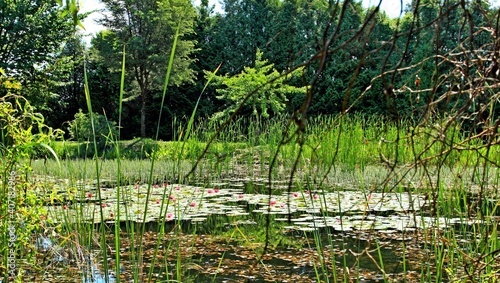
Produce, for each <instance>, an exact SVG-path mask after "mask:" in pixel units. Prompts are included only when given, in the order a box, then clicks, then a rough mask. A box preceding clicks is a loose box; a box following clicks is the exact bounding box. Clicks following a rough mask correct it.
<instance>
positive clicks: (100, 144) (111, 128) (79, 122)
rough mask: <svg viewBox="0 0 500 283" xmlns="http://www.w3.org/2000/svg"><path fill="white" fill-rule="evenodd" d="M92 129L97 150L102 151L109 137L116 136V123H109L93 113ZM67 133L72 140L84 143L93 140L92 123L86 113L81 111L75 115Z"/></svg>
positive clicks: (102, 116) (104, 118)
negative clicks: (93, 129)
mask: <svg viewBox="0 0 500 283" xmlns="http://www.w3.org/2000/svg"><path fill="white" fill-rule="evenodd" d="M92 116H93V119H94V121H93V122H94V128H95V134H96V142H97V148H98V149H103V148H105V146H106V143H107V141H108V140H109V139H110V138H111V137H116V136H117V135H118V129H117V127H116V123H115V122H113V121H109V120H108V119H107V118H106V117H105V116H104V115H101V114H99V113H94V114H93V115H92ZM69 133H70V136H71V138H72V139H74V140H76V141H79V142H85V141H87V142H88V141H92V140H93V137H94V135H93V132H92V121H91V117H90V115H89V114H88V113H83V112H82V110H81V109H80V111H79V112H78V113H76V114H75V119H74V120H73V121H71V122H70V123H69Z"/></svg>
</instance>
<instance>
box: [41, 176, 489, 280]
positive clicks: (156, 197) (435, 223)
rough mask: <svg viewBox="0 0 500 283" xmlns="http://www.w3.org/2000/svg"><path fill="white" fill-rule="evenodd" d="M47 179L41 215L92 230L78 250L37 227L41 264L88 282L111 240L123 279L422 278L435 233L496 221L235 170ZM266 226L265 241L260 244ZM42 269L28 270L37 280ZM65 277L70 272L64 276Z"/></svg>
mask: <svg viewBox="0 0 500 283" xmlns="http://www.w3.org/2000/svg"><path fill="white" fill-rule="evenodd" d="M52 182H53V184H54V186H55V189H56V191H57V194H58V195H59V196H60V198H59V199H62V200H64V201H59V202H52V203H51V204H50V205H47V206H46V209H47V212H48V213H47V216H46V217H47V219H50V221H51V223H53V224H54V225H57V224H65V225H67V226H70V227H71V226H72V225H74V226H75V227H78V226H81V225H82V223H87V224H86V225H88V227H90V228H86V230H85V229H84V231H85V232H87V233H91V234H92V235H91V236H89V237H87V238H86V237H83V239H92V243H90V244H88V243H87V245H83V244H81V245H77V247H78V248H77V249H75V248H68V247H66V245H65V244H63V243H61V242H64V241H66V240H67V239H60V238H59V239H57V237H50V236H47V235H46V234H47V233H45V234H41V235H40V236H39V238H38V239H39V242H40V246H39V248H40V249H42V250H44V252H45V253H46V258H45V260H46V261H47V262H48V263H47V267H48V268H49V269H50V268H52V269H53V272H55V273H53V272H50V274H58V271H57V270H60V269H61V270H62V269H64V272H62V271H60V272H59V275H58V281H62V282H74V278H75V274H77V275H76V276H77V277H78V278H82V281H83V282H85V283H87V282H89V283H90V282H96V283H97V282H105V281H106V278H105V277H106V275H107V277H108V278H107V281H108V282H115V280H116V279H117V278H116V276H117V275H116V270H114V269H115V263H114V260H115V258H116V248H115V241H116V239H119V241H120V243H119V247H120V250H119V258H120V269H119V273H120V274H119V276H120V279H121V281H125V282H128V281H129V280H132V279H133V278H134V274H135V276H136V277H139V278H140V280H139V282H146V281H147V277H144V276H146V275H145V274H148V272H149V271H150V270H151V272H150V274H151V276H152V279H151V281H152V282H172V281H169V280H177V281H175V282H320V281H325V280H324V277H327V278H330V279H329V281H332V280H333V281H342V280H354V281H358V282H380V281H384V280H389V279H390V280H394V281H396V282H399V281H400V280H403V281H405V282H421V275H422V273H423V272H424V271H425V272H428V274H429V275H428V276H429V277H428V278H429V279H433V280H434V279H435V278H438V279H439V280H444V281H445V280H446V278H448V275H447V273H446V272H445V271H444V269H443V268H441V269H440V268H439V267H436V266H435V265H434V263H433V262H434V261H435V260H436V252H439V249H438V250H436V244H437V246H438V247H441V248H442V247H443V243H444V242H443V241H441V240H440V239H441V238H443V239H448V238H449V235H450V234H449V233H450V232H451V233H452V234H453V233H454V232H453V231H457V230H458V231H460V230H463V231H467V232H466V233H456V234H453V235H455V236H456V239H459V242H460V243H463V244H464V246H463V247H464V248H467V243H468V242H470V240H471V239H472V238H473V237H476V236H477V234H474V233H471V232H470V231H471V230H474V229H473V228H472V229H471V228H464V227H475V226H474V225H482V226H484V227H487V226H489V225H493V224H491V223H495V225H496V223H497V220H496V218H493V217H492V218H490V219H487V220H486V219H485V220H478V219H464V217H463V216H457V217H449V216H448V217H444V216H439V217H438V216H435V215H433V214H432V213H431V210H432V209H431V208H432V207H434V203H433V202H432V201H431V200H430V199H429V198H428V196H427V195H424V194H418V193H411V192H375V191H369V190H357V191H355V190H330V191H327V190H304V189H293V190H290V191H288V189H287V188H286V186H283V183H280V182H276V183H272V184H271V186H273V187H272V194H271V195H268V194H266V193H264V191H266V190H267V185H266V184H264V183H265V182H263V181H255V180H254V181H249V180H238V179H235V180H231V181H228V182H221V183H216V184H212V185H211V186H209V187H207V186H205V187H202V186H194V185H193V186H191V185H181V184H167V183H160V184H153V185H151V186H148V185H147V184H134V185H125V186H119V187H117V186H99V189H98V186H96V185H95V184H86V183H77V184H76V185H74V186H73V187H71V186H69V185H68V184H69V183H68V182H64V181H60V180H59V181H56V180H53V181H52ZM111 183H112V182H111ZM256 188H257V189H256ZM76 191H77V192H78V193H77V194H73V193H74V192H76ZM47 203H49V202H47ZM101 211H102V219H101ZM118 218H119V223H120V226H119V227H118V228H119V229H115V228H117V227H115V225H116V223H117V220H118ZM101 229H104V230H105V235H106V239H105V243H106V246H107V247H106V249H107V254H106V256H107V260H106V263H105V260H104V258H103V257H102V256H103V251H102V248H101V246H102V244H99V243H103V242H101V240H99V239H100V237H101V235H102V234H101V233H100V232H99V231H102V230H101ZM142 229H143V230H142ZM115 231H120V233H119V235H116V236H115ZM142 231H144V234H141V233H142ZM268 231H269V234H267V232H268ZM139 235H142V236H139ZM266 235H267V236H268V238H269V243H270V244H269V246H268V248H267V250H266V251H265V252H264V246H265V240H266ZM75 239H78V237H75ZM80 240H81V238H80ZM457 243H458V242H457ZM469 248H470V247H469ZM263 252H264V253H263ZM139 255H140V256H139ZM138 258H140V263H138ZM106 265H108V268H106V267H105V266H106ZM105 269H108V270H109V271H108V273H105V272H104V270H105ZM47 274H49V273H44V274H39V273H37V272H34V275H33V276H34V277H35V278H37V279H40V280H41V281H43V280H47V278H48V277H46V276H47ZM68 274H69V275H68ZM50 276H53V275H50ZM67 276H71V277H69V278H71V280H68V281H65V279H64V278H65V277H67ZM49 278H50V277H49ZM179 278H181V280H179ZM401 282H402V281H401Z"/></svg>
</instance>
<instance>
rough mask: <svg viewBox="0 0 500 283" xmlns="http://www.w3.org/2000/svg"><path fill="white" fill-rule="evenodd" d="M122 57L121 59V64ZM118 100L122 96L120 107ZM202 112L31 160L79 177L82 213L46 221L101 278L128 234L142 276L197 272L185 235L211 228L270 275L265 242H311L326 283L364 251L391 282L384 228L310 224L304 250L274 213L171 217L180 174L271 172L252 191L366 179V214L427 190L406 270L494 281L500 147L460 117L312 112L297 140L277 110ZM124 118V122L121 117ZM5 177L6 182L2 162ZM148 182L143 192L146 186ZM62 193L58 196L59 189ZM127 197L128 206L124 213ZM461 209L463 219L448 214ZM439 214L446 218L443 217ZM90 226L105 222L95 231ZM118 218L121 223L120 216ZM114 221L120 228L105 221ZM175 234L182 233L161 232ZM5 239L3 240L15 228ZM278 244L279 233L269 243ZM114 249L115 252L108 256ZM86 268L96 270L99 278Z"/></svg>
mask: <svg viewBox="0 0 500 283" xmlns="http://www.w3.org/2000/svg"><path fill="white" fill-rule="evenodd" d="M124 53H125V50H124ZM172 54H173V53H172ZM171 60H172V58H171ZM171 63H172V61H170V62H169V65H170V66H171ZM125 64H126V62H125V61H123V66H125ZM169 71H170V67H169V69H168V70H167V74H166V79H165V88H164V92H163V97H162V104H163V103H164V100H165V99H166V90H167V89H166V86H167V85H168V78H169ZM123 73H124V68H123V70H122V84H121V92H120V97H122V94H123V85H124V76H123ZM202 94H203V93H202ZM202 94H200V98H201V95H202ZM86 95H87V103H88V111H89V113H92V107H91V106H92V103H91V101H90V95H89V94H88V88H87V87H86ZM198 101H199V99H198ZM121 102H122V99H120V107H121ZM196 105H198V104H196ZM162 108H163V107H161V109H162ZM195 114H196V108H195V109H194V110H193V112H192V115H191V117H190V119H189V120H188V121H187V124H185V123H184V122H181V121H179V120H174V121H173V122H172V125H171V127H172V128H173V129H174V133H175V141H172V142H160V141H158V132H159V128H158V129H157V137H156V138H155V139H152V140H147V139H137V140H133V141H121V140H120V136H119V134H118V136H117V137H110V138H109V139H108V140H107V147H106V148H105V149H104V150H99V149H98V148H97V146H96V144H97V142H96V141H95V140H94V141H93V142H88V143H74V142H69V141H64V142H53V143H52V144H51V145H52V148H53V149H54V152H55V153H56V154H57V155H58V156H60V157H61V159H62V160H61V161H60V162H59V163H58V161H56V160H52V159H51V158H50V155H49V157H48V159H38V160H33V161H32V162H31V164H30V166H31V167H32V169H33V172H34V173H35V174H36V175H41V176H52V177H54V178H56V180H57V179H60V180H59V181H61V182H62V180H65V181H66V180H67V182H68V186H69V187H72V188H76V190H74V191H72V193H71V194H70V196H71V198H69V199H61V200H59V201H62V202H64V201H68V202H71V210H72V211H74V212H75V213H74V214H73V213H71V214H70V212H69V210H62V212H60V211H61V210H60V211H59V212H54V214H53V215H50V217H51V218H53V219H57V220H58V223H57V225H56V228H53V227H52V228H51V229H53V230H54V233H55V234H56V235H57V237H56V238H57V239H58V242H59V244H58V245H60V246H61V247H64V248H67V249H69V250H71V251H72V253H73V254H75V255H77V256H76V258H77V260H76V263H77V265H79V266H82V267H83V268H85V269H86V270H89V269H92V267H93V266H94V265H93V264H94V263H93V262H92V258H93V260H97V261H98V262H99V263H101V262H102V265H103V266H102V268H103V271H104V274H105V281H110V278H109V274H110V273H109V271H110V270H114V272H115V275H116V276H115V277H114V278H115V280H116V281H117V282H120V280H121V279H120V276H119V275H120V273H121V262H122V258H121V255H120V253H121V251H122V249H124V248H125V247H124V242H125V240H127V241H129V243H130V245H128V246H127V247H126V248H127V250H128V251H129V253H128V262H127V263H129V264H130V269H131V273H132V275H131V278H132V280H133V281H134V282H152V281H153V275H154V274H155V273H156V272H157V271H158V269H160V270H161V272H162V274H163V275H162V276H163V277H164V278H163V279H164V280H167V281H177V282H186V281H189V280H191V279H190V278H188V277H187V276H186V275H187V274H188V272H189V271H188V270H187V268H186V266H189V265H191V264H193V262H192V261H191V257H192V255H193V251H192V250H191V252H184V251H185V250H186V248H187V250H189V248H191V249H192V248H193V247H194V243H193V242H183V241H182V239H183V237H184V235H185V234H186V233H189V234H190V235H191V236H192V237H193V238H194V239H196V238H197V237H198V234H199V233H201V232H210V233H212V234H215V235H217V234H218V235H220V236H221V237H223V238H224V239H225V240H227V241H228V242H238V243H241V244H242V245H244V246H245V247H248V250H247V251H248V252H249V253H250V254H251V255H252V256H253V257H250V256H249V257H248V258H252V260H255V263H256V264H257V265H259V266H261V267H262V268H263V270H264V271H265V272H269V270H268V267H267V265H266V264H265V263H264V261H263V255H264V254H265V253H266V250H265V248H266V247H267V246H269V247H270V248H271V249H280V248H281V247H283V246H293V247H294V248H296V249H298V250H300V249H305V248H308V250H313V251H314V252H315V256H316V258H315V260H313V261H311V265H312V268H313V270H314V276H313V277H314V279H315V280H316V281H318V282H320V281H322V282H338V281H343V282H351V281H357V282H360V281H362V280H365V279H366V278H364V275H363V269H364V268H365V267H364V266H363V263H362V261H361V260H360V259H361V258H362V257H363V256H366V257H368V259H369V260H370V261H371V263H373V264H374V265H375V266H376V268H377V272H378V274H381V275H382V278H381V279H380V280H382V281H385V282H390V281H391V280H394V279H393V278H391V276H392V275H391V274H389V273H388V272H387V271H386V268H387V266H388V265H389V263H388V261H389V259H387V258H386V257H385V255H384V253H383V252H382V250H383V247H384V245H385V244H383V243H382V242H381V241H380V240H379V239H377V238H373V237H376V236H377V234H376V232H374V231H367V232H363V233H366V234H367V236H366V237H367V238H370V240H369V241H366V243H365V242H362V241H357V242H355V243H354V244H352V243H349V242H347V240H344V239H345V238H344V237H341V241H340V243H337V240H336V238H337V235H338V233H339V231H332V230H331V229H329V228H327V229H324V227H314V228H315V229H314V230H313V231H312V232H310V233H308V232H304V238H305V239H306V242H305V243H304V244H300V245H299V246H294V243H293V241H292V240H291V239H290V238H289V237H286V236H283V230H284V229H285V228H284V227H285V225H286V224H282V223H279V222H278V221H277V220H276V217H275V216H271V215H270V213H269V215H262V214H256V213H254V214H251V215H250V216H247V218H243V219H238V220H251V221H255V222H256V223H257V226H247V225H242V224H239V223H238V222H237V219H236V218H231V217H227V221H226V222H225V223H221V220H220V218H214V217H212V218H209V219H208V220H207V223H206V226H205V227H203V226H196V225H194V224H190V223H186V222H185V221H182V220H181V219H182V217H181V216H182V215H183V213H184V212H185V210H186V209H187V207H181V206H180V205H178V206H176V207H175V213H174V215H168V212H167V211H168V209H169V208H171V206H172V205H174V202H170V201H169V199H170V196H172V190H173V186H172V185H170V184H171V183H176V182H180V183H184V184H186V183H198V184H201V187H202V188H203V187H207V188H208V187H210V186H213V184H214V183H224V182H226V183H227V180H230V179H232V178H244V179H246V180H253V181H258V182H261V185H260V186H257V185H256V182H255V183H254V184H253V186H252V187H251V188H250V187H249V188H247V189H248V190H247V191H246V192H247V193H261V191H264V190H265V189H267V188H270V194H269V198H271V197H272V196H274V195H280V194H284V193H288V195H290V189H291V187H293V188H294V190H295V191H297V192H298V193H300V194H301V195H302V196H303V197H304V198H310V201H311V202H312V203H314V202H313V199H312V198H314V196H315V195H318V196H319V198H321V197H322V196H324V195H325V194H326V193H327V192H330V191H332V190H335V191H337V192H339V196H340V192H341V191H343V190H347V189H356V190H357V191H358V192H359V194H360V195H362V196H363V200H361V201H363V202H364V203H366V206H365V209H364V210H363V211H359V212H358V213H360V214H361V216H362V220H363V221H365V220H366V219H368V216H370V213H372V212H371V211H370V210H369V208H368V203H369V200H370V196H371V194H372V193H374V192H382V193H390V192H399V193H408V194H409V195H410V197H411V196H412V195H414V196H415V197H417V196H420V195H425V196H426V199H427V201H428V203H427V205H426V206H425V209H422V210H418V211H417V210H415V211H417V212H411V211H410V212H405V213H406V214H405V215H407V216H408V217H411V218H413V219H414V220H415V221H417V220H422V223H423V224H422V225H423V227H422V228H421V229H420V230H419V231H418V234H417V235H419V236H421V237H422V241H421V243H420V244H421V246H419V247H417V248H418V249H419V250H423V251H426V252H428V254H426V255H425V256H424V257H422V258H418V259H415V258H413V255H412V253H411V252H408V250H407V249H409V248H410V245H414V244H415V243H414V242H406V241H405V240H402V241H401V247H402V248H401V249H402V257H401V258H402V263H401V265H402V269H403V282H415V281H410V279H409V278H407V277H406V275H405V274H406V272H407V271H409V269H410V267H411V266H412V265H413V264H412V263H410V261H415V260H420V261H421V262H422V264H420V265H418V266H417V267H416V268H415V267H411V268H413V271H415V269H417V270H418V271H419V273H420V274H419V275H420V282H442V281H446V280H449V281H456V282H488V281H491V280H496V279H494V278H496V277H497V275H498V272H499V270H500V267H499V265H498V249H499V245H500V243H499V242H498V231H497V229H498V228H497V227H498V219H497V218H496V216H497V215H498V214H499V211H498V206H499V201H498V192H497V190H496V189H495V186H496V187H498V180H499V172H498V168H496V167H495V166H494V165H492V164H495V163H494V160H499V159H500V156H499V154H500V152H499V149H498V147H497V146H492V145H491V144H488V143H485V142H484V140H480V139H472V138H470V134H469V133H467V132H466V131H463V130H462V129H461V124H460V123H458V122H457V123H454V122H453V121H451V122H450V121H448V120H439V119H436V120H433V121H432V122H431V123H427V124H421V125H419V124H415V123H413V122H411V121H398V122H393V121H388V120H386V119H384V118H381V117H363V116H356V115H350V114H347V115H339V116H318V117H313V118H310V119H309V126H308V127H307V128H306V130H305V133H304V134H303V135H296V136H291V137H289V138H288V141H287V142H283V141H284V137H283V135H284V131H285V129H287V130H288V132H296V131H298V130H299V128H298V126H297V125H296V124H293V123H290V117H289V116H286V115H278V116H275V117H273V118H271V119H263V118H262V117H259V118H255V117H251V118H239V119H235V120H234V121H232V122H231V123H228V124H224V123H223V122H222V121H214V120H201V121H196V120H195ZM91 120H92V116H91ZM159 121H160V119H159ZM118 123H119V125H120V121H118ZM222 126H224V127H222ZM158 127H160V123H158ZM95 135H96V134H95V133H94V137H95ZM209 145H210V146H209ZM40 156H41V155H40ZM59 165H61V166H59ZM193 166H196V168H195V169H196V170H195V171H194V172H195V174H191V175H189V176H188V177H186V176H187V175H188V173H189V172H192V171H193ZM3 178H4V179H5V178H6V177H5V172H4V176H3ZM82 180H83V181H82ZM273 180H277V181H279V182H280V183H277V182H272V181H273ZM163 184H165V185H163ZM139 185H145V187H143V186H139ZM87 186H90V187H92V191H93V192H95V193H97V196H96V198H95V199H92V201H95V202H96V205H97V209H96V210H93V211H92V212H91V213H93V214H94V215H93V217H92V221H90V222H87V221H81V219H82V218H83V215H86V214H88V213H89V212H88V211H84V210H86V209H88V206H85V205H83V204H84V203H83V202H78V201H72V198H78V199H80V200H85V199H87V200H86V201H87V202H90V201H91V199H90V198H88V197H87V195H86V194H87V193H88V190H87V188H88V187H87ZM130 186H136V189H125V188H130ZM154 186H162V187H161V189H162V191H161V196H160V197H159V199H158V200H159V202H160V203H161V206H160V210H159V217H158V219H159V221H158V224H159V225H157V227H155V233H156V234H155V235H156V236H157V238H156V239H155V241H153V243H152V245H148V247H150V249H148V250H145V246H146V243H145V234H146V232H147V231H146V226H147V225H146V224H145V222H146V219H147V211H148V205H149V204H150V202H151V201H152V199H151V196H150V195H151V192H152V188H153V187H154ZM349 186H351V187H349ZM107 187H112V188H113V189H114V190H115V193H116V202H114V203H113V205H115V206H116V208H117V211H118V213H117V214H116V215H115V216H114V220H113V221H111V222H112V223H106V221H105V219H104V211H103V208H105V205H107V204H106V203H104V202H103V201H104V200H103V198H102V195H101V189H103V188H107ZM142 188H145V192H144V194H143V192H142V191H141V189H142ZM472 188H474V189H472ZM53 189H54V191H53V192H57V188H56V186H54V187H53ZM311 192H313V193H311ZM315 193H316V194H315ZM131 195H136V196H137V199H140V198H141V197H142V196H143V197H144V204H145V205H144V210H143V211H140V213H142V214H140V215H142V216H143V218H142V221H139V222H134V221H130V220H131V219H132V215H133V214H134V213H136V212H135V211H130V209H129V208H128V206H127V205H125V204H124V202H123V201H122V200H123V199H127V198H128V199H130V196H131ZM203 198H204V195H203V194H202V195H201V197H200V199H193V200H192V201H193V203H202V200H203ZM339 199H340V197H339ZM269 200H270V199H269ZM320 200H321V199H320ZM58 205H63V204H62V203H61V204H58ZM338 205H339V209H338V211H339V212H338V213H337V214H338V215H337V216H339V219H340V227H341V231H340V232H345V231H344V228H345V230H347V227H346V226H344V220H345V221H346V222H347V221H348V219H349V217H350V216H352V215H350V214H349V212H345V211H343V210H342V207H341V204H340V203H339V204H338ZM121 207H123V214H121V213H120V211H122V210H121V209H120V208H121ZM313 209H318V210H319V211H320V213H319V214H318V215H316V216H317V217H319V218H320V219H321V220H322V223H323V224H324V226H327V219H328V217H329V216H330V215H329V214H328V213H327V211H328V207H327V202H326V200H325V199H323V200H322V201H321V202H319V207H313ZM375 216H377V215H375ZM382 216H383V215H382ZM426 217H433V219H434V221H435V223H432V224H429V225H428V224H426V222H425V221H423V220H424V219H426ZM169 218H174V221H173V223H171V222H169V221H168V220H169ZM221 218H222V217H221ZM457 218H458V221H457V222H454V223H451V222H450V221H451V219H455V220H454V221H456V219H457ZM439 219H444V222H443V224H440V223H441V222H440V221H439ZM93 222H98V223H100V225H98V226H97V229H96V225H94V223H93ZM366 222H368V220H366ZM122 223H125V227H123V226H121V224H122ZM167 223H168V225H167ZM227 223H232V224H233V225H227ZM314 223H316V222H314ZM318 223H320V222H318ZM108 224H109V225H110V226H113V228H114V229H113V230H110V229H108V228H107V225H108ZM170 224H173V225H170ZM190 225H191V226H190ZM263 225H268V227H267V228H268V229H269V231H271V233H268V234H266V233H264V232H263V227H262V226H263ZM315 225H316V224H315ZM440 225H442V226H440ZM318 226H319V225H318ZM120 227H122V228H123V229H121V228H120ZM187 227H190V228H192V229H188V228H187ZM206 227H209V228H206ZM228 227H229V228H228ZM404 232H405V231H403V234H404ZM408 232H410V231H408ZM110 233H112V234H113V235H112V236H113V241H112V244H111V245H110V244H109V242H107V241H106V239H107V238H108V237H107V236H108V234H110ZM167 234H168V235H173V237H171V238H169V241H168V242H164V239H165V237H166V235H167ZM403 238H404V235H403ZM2 240H3V241H4V242H5V238H3V239H2ZM269 241H271V242H272V243H271V244H270V245H267V244H268V242H269ZM264 245H265V246H264ZM335 245H336V246H335ZM95 253H97V255H95ZM149 253H152V256H151V258H145V256H144V254H149ZM170 253H173V254H174V256H173V264H172V259H171V258H170V259H169V258H168V257H167V256H164V255H165V254H170ZM160 255H162V256H163V258H161V257H160ZM226 256H227V255H226V252H223V253H222V254H221V255H220V257H219V258H218V260H217V261H216V270H218V269H220V268H221V267H222V266H223V262H224V261H225V260H226ZM111 258H114V260H113V261H110V260H108V259H111ZM351 258H354V260H350V259H351ZM158 266H159V268H158ZM172 266H173V267H172ZM84 276H89V277H91V276H92V274H87V275H84ZM217 279H218V273H217V272H214V273H213V274H211V280H212V281H214V282H215V281H216V280H217ZM194 280H196V279H194Z"/></svg>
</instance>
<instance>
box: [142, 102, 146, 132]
mask: <svg viewBox="0 0 500 283" xmlns="http://www.w3.org/2000/svg"><path fill="white" fill-rule="evenodd" d="M141 100H142V101H141V138H145V137H146V95H145V94H142V95H141Z"/></svg>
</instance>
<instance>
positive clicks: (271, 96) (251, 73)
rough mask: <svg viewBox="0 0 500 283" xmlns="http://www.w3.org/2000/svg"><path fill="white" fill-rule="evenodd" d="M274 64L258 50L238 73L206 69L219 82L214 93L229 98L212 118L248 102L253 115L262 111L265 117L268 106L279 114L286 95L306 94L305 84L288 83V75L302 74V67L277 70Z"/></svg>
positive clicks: (225, 98)
mask: <svg viewBox="0 0 500 283" xmlns="http://www.w3.org/2000/svg"><path fill="white" fill-rule="evenodd" d="M273 66H274V65H273V64H269V63H268V61H267V60H263V59H262V52H261V51H260V50H257V53H256V59H255V66H254V67H253V68H252V67H245V68H244V70H243V71H242V72H241V73H240V74H238V75H235V76H232V77H229V76H227V75H226V76H219V75H215V74H214V73H212V72H206V74H207V77H208V78H212V79H213V80H214V82H215V83H216V84H218V85H220V86H221V87H220V88H219V89H217V93H219V94H220V95H219V96H217V98H218V99H223V100H226V101H228V102H230V104H229V105H226V108H225V109H224V110H223V111H222V112H219V113H216V114H215V115H214V117H213V118H214V119H218V118H220V117H223V116H227V115H230V114H232V113H234V112H235V111H236V109H238V107H240V105H242V104H243V105H248V106H250V107H251V111H252V114H253V115H254V116H255V117H259V116H260V115H262V117H264V118H267V117H269V113H268V111H269V110H271V111H272V113H273V114H278V113H280V112H281V111H283V110H284V109H285V106H286V104H285V103H286V101H288V98H287V96H293V95H300V94H305V92H306V87H295V86H291V85H288V84H287V82H288V80H289V79H291V78H293V77H297V76H299V75H300V74H301V71H302V70H301V69H297V70H295V71H294V72H291V73H290V74H280V73H279V72H278V71H277V70H276V69H274V68H273Z"/></svg>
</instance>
